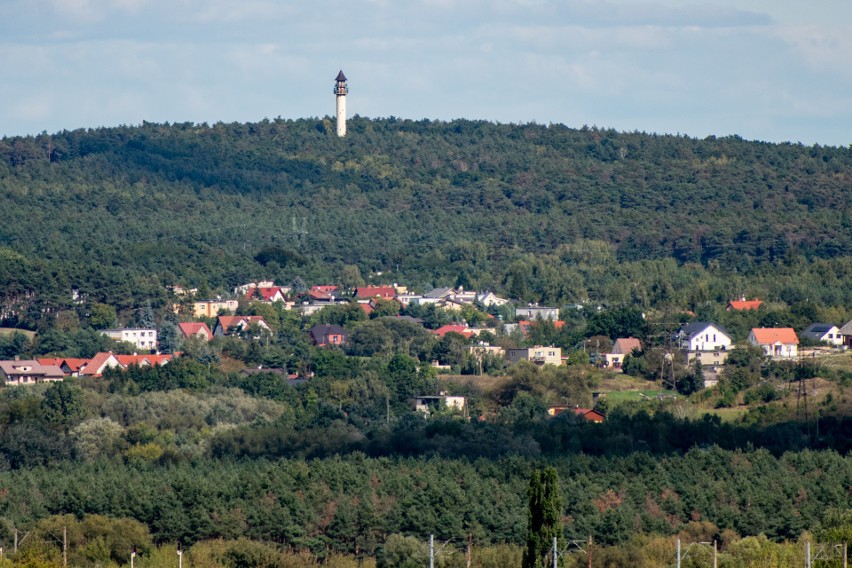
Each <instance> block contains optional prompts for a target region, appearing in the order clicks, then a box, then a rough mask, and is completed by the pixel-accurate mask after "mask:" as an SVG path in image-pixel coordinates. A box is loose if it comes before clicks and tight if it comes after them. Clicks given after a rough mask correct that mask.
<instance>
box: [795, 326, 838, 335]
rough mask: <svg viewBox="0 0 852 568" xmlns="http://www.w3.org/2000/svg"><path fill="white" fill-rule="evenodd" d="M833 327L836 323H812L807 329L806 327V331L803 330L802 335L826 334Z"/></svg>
mask: <svg viewBox="0 0 852 568" xmlns="http://www.w3.org/2000/svg"><path fill="white" fill-rule="evenodd" d="M832 327H834V325H832V324H830V323H812V324H811V325H809V326H808V327H807V329H805V331H803V332H802V335H804V334H808V335H811V334H813V335H825V334H826V333H828V332H829V331H830V330H831V328H832Z"/></svg>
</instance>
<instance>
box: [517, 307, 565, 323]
mask: <svg viewBox="0 0 852 568" xmlns="http://www.w3.org/2000/svg"><path fill="white" fill-rule="evenodd" d="M515 319H516V320H532V321H535V320H553V321H556V320H558V319H559V308H548V307H545V306H539V305H538V304H536V305H530V306H523V307H521V306H519V307H517V308H515Z"/></svg>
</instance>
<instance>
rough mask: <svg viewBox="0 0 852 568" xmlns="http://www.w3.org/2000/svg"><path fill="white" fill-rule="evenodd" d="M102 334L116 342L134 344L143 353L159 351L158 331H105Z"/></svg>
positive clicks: (133, 329)
mask: <svg viewBox="0 0 852 568" xmlns="http://www.w3.org/2000/svg"><path fill="white" fill-rule="evenodd" d="M101 333H102V334H103V335H106V336H107V337H109V338H110V339H112V340H114V341H126V342H127V343H132V344H133V346H134V347H136V348H137V349H140V350H143V351H156V350H157V330H156V329H139V328H126V329H104V330H101Z"/></svg>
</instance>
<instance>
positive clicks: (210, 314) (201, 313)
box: [192, 299, 239, 318]
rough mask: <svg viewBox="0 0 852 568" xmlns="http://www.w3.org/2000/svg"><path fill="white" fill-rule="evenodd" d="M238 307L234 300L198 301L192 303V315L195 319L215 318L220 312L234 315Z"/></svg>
mask: <svg viewBox="0 0 852 568" xmlns="http://www.w3.org/2000/svg"><path fill="white" fill-rule="evenodd" d="M238 306H239V302H237V301H236V300H222V299H216V300H200V301H198V302H193V303H192V315H193V316H194V317H196V318H215V317H216V316H218V315H219V313H220V312H228V313H231V314H232V313H234V312H235V311H237V307H238Z"/></svg>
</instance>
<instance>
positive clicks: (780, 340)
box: [748, 327, 799, 359]
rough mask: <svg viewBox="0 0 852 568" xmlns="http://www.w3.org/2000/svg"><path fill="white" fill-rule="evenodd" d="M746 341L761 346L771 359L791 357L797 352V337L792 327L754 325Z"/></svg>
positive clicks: (796, 354) (795, 355)
mask: <svg viewBox="0 0 852 568" xmlns="http://www.w3.org/2000/svg"><path fill="white" fill-rule="evenodd" d="M748 342H749V343H751V344H752V345H757V346H758V347H761V348H762V349H763V352H764V353H765V354H766V356H767V357H770V358H772V359H793V358H795V357H797V356H798V354H799V338H798V337H797V336H796V332H795V330H793V328H792V327H755V328H753V329H752V330H751V333H749V335H748Z"/></svg>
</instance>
